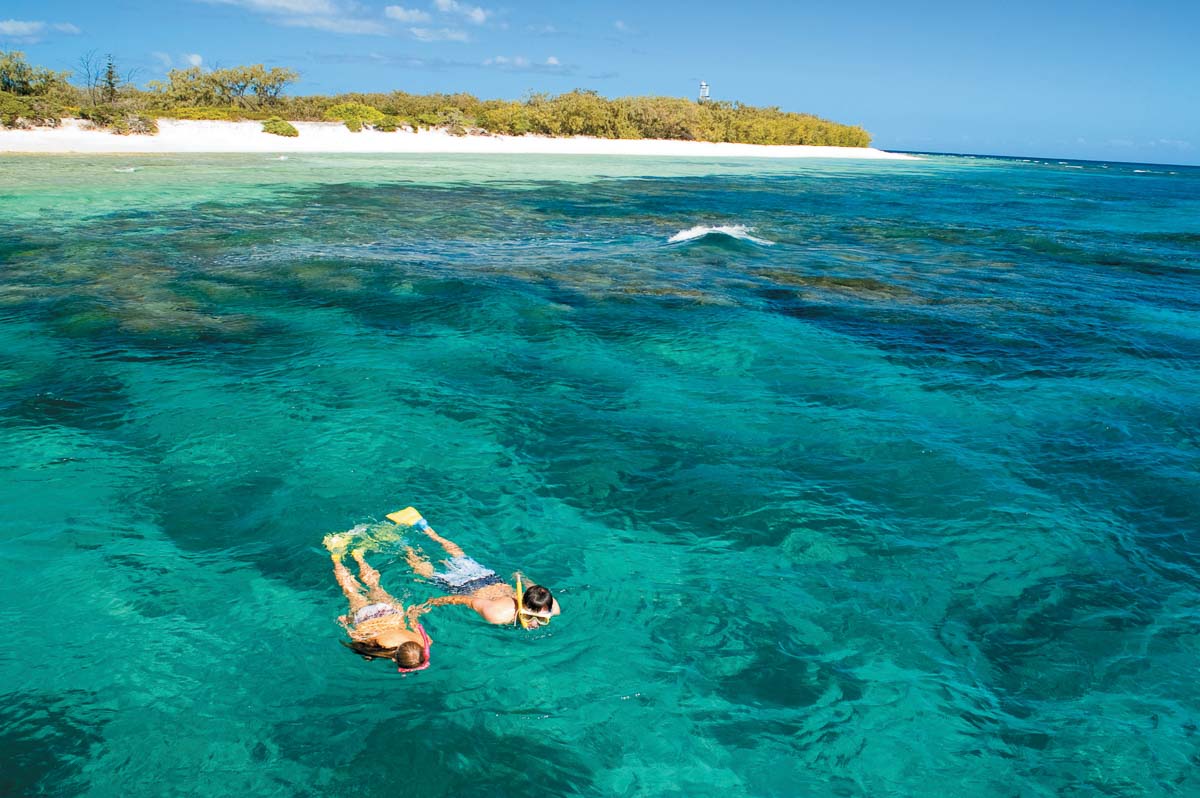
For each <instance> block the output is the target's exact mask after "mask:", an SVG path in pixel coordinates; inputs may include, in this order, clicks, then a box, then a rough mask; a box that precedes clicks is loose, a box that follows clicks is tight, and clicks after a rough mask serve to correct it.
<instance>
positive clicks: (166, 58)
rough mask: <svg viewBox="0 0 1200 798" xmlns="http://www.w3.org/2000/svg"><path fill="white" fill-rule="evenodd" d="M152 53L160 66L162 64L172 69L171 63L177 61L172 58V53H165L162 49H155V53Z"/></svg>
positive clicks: (164, 67)
mask: <svg viewBox="0 0 1200 798" xmlns="http://www.w3.org/2000/svg"><path fill="white" fill-rule="evenodd" d="M150 55H151V56H152V57H153V58H154V60H155V61H158V64H159V66H161V67H162V68H163V69H170V68H171V65H172V64H174V63H175V61H174V59H172V58H171V56H170V55H168V54H167V53H164V52H163V51H162V50H155V51H154V52H153V53H150Z"/></svg>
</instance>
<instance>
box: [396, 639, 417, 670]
mask: <svg viewBox="0 0 1200 798" xmlns="http://www.w3.org/2000/svg"><path fill="white" fill-rule="evenodd" d="M394 659H395V660H396V664H397V665H399V666H400V667H401V668H415V667H417V666H419V665H423V664H424V663H425V649H424V648H423V647H422V646H421V644H420V643H413V642H411V641H410V642H408V643H404V644H403V645H401V646H400V647H399V648H397V649H396V654H395V656H394Z"/></svg>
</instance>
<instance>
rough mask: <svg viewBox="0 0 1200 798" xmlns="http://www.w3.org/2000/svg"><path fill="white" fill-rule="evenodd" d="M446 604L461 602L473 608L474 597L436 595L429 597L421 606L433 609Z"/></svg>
mask: <svg viewBox="0 0 1200 798" xmlns="http://www.w3.org/2000/svg"><path fill="white" fill-rule="evenodd" d="M448 604H462V605H464V606H467V607H470V608H471V609H475V599H474V598H473V597H471V596H438V597H437V598H431V599H429V600H428V601H426V602H425V603H424V604H422V605H421V606H423V607H428V608H429V609H433V608H434V607H444V606H446V605H448Z"/></svg>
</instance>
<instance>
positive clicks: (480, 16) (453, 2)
mask: <svg viewBox="0 0 1200 798" xmlns="http://www.w3.org/2000/svg"><path fill="white" fill-rule="evenodd" d="M433 4H434V5H435V6H437V10H438V11H441V12H442V13H443V14H458V15H460V16H463V17H466V18H467V20H469V21H470V22H473V23H475V24H476V25H482V24H483V23H485V22H487V20H488V17H490V16H491V15H492V14H493V13H494V12H492V11H489V10H488V9H486V8H480V7H479V6H471V5H467V4H466V3H460V2H458V0H433Z"/></svg>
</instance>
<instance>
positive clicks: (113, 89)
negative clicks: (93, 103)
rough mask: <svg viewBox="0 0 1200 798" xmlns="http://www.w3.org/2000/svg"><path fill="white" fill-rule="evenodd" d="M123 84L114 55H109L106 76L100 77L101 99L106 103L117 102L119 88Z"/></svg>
mask: <svg viewBox="0 0 1200 798" xmlns="http://www.w3.org/2000/svg"><path fill="white" fill-rule="evenodd" d="M120 86H121V79H120V77H119V76H118V75H117V65H116V64H114V63H113V57H112V56H111V55H110V56H108V62H107V63H106V64H105V66H104V76H103V77H102V78H101V79H100V101H101V102H106V103H110V104H111V103H115V102H116V101H117V89H119V88H120Z"/></svg>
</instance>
